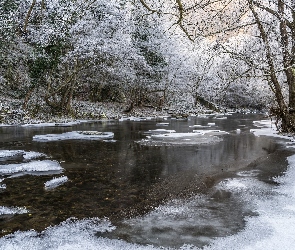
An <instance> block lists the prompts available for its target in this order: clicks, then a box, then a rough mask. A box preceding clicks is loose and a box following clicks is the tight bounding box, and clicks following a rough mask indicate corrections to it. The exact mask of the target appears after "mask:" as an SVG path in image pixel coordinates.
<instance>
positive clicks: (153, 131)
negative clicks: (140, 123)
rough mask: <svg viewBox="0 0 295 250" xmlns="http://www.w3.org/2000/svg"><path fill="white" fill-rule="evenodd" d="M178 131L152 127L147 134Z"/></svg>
mask: <svg viewBox="0 0 295 250" xmlns="http://www.w3.org/2000/svg"><path fill="white" fill-rule="evenodd" d="M175 132H176V131H175V130H173V129H170V130H169V129H163V128H159V129H153V130H152V129H151V130H149V131H147V132H145V134H170V133H175Z"/></svg>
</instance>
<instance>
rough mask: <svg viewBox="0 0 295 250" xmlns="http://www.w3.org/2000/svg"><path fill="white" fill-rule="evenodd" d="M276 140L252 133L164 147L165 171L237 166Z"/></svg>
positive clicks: (270, 147) (266, 150)
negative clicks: (197, 144) (198, 144)
mask: <svg viewBox="0 0 295 250" xmlns="http://www.w3.org/2000/svg"><path fill="white" fill-rule="evenodd" d="M274 150H275V144H274V143H273V142H272V141H271V140H269V139H267V138H260V137H259V138H258V137H255V138H254V135H252V134H241V135H239V136H230V137H227V136H225V137H224V141H223V142H221V143H217V144H214V145H207V146H201V147H189V148H188V147H177V148H176V147H175V148H167V152H166V156H165V159H166V161H165V169H164V173H165V175H170V174H175V173H177V172H180V171H183V170H191V169H193V170H195V171H196V172H197V173H210V172H212V171H214V169H215V170H216V168H219V169H220V168H231V167H233V168H237V167H239V166H241V165H242V164H243V163H244V164H249V163H250V162H251V161H254V160H255V159H257V158H259V157H261V156H263V155H266V154H268V153H269V152H273V151H274Z"/></svg>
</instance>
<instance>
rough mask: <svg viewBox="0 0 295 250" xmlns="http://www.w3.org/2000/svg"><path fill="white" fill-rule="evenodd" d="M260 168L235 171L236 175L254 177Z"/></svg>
mask: <svg viewBox="0 0 295 250" xmlns="http://www.w3.org/2000/svg"><path fill="white" fill-rule="evenodd" d="M259 173H260V170H258V169H253V170H249V171H240V172H238V173H237V175H238V176H243V177H254V176H257V175H259Z"/></svg>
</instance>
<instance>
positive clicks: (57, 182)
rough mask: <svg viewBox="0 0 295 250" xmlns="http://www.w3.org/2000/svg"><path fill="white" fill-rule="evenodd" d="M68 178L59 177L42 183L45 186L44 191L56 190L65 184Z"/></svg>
mask: <svg viewBox="0 0 295 250" xmlns="http://www.w3.org/2000/svg"><path fill="white" fill-rule="evenodd" d="M68 180H69V179H68V177H67V176H61V177H57V178H53V179H52V180H50V181H46V182H45V183H44V185H45V189H47V190H49V189H53V188H56V187H58V186H60V185H62V184H64V183H66V182H67V181H68Z"/></svg>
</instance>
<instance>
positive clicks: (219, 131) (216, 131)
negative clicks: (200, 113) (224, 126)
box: [193, 129, 228, 135]
mask: <svg viewBox="0 0 295 250" xmlns="http://www.w3.org/2000/svg"><path fill="white" fill-rule="evenodd" d="M193 132H194V133H200V134H203V135H205V134H208V135H225V134H228V132H225V131H222V130H200V129H198V130H193Z"/></svg>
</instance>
